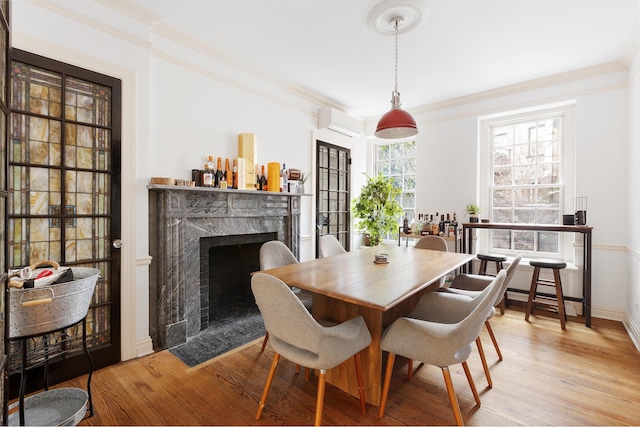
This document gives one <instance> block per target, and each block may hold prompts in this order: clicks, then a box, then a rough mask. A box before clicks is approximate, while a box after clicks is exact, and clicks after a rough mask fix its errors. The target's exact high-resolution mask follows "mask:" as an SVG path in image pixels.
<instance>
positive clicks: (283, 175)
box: [280, 163, 288, 193]
mask: <svg viewBox="0 0 640 427" xmlns="http://www.w3.org/2000/svg"><path fill="white" fill-rule="evenodd" d="M287 187H288V185H287V165H286V164H285V163H283V164H282V169H280V192H281V193H282V192H283V191H287V190H288V189H287Z"/></svg>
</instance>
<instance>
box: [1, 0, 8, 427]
mask: <svg viewBox="0 0 640 427" xmlns="http://www.w3.org/2000/svg"><path fill="white" fill-rule="evenodd" d="M10 8H11V3H10V2H9V1H4V0H3V1H1V2H0V45H1V48H0V402H1V405H2V407H1V408H0V421H1V422H2V425H7V403H8V393H7V387H8V378H9V376H8V369H7V366H8V337H9V317H8V316H9V306H8V304H6V302H7V290H8V289H7V281H8V277H7V199H8V197H9V192H8V191H7V124H8V123H9V102H8V100H9V82H10V78H9V73H10V72H9V61H10V59H9V51H10V46H11V25H10V16H11V10H10Z"/></svg>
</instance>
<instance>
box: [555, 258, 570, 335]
mask: <svg viewBox="0 0 640 427" xmlns="http://www.w3.org/2000/svg"><path fill="white" fill-rule="evenodd" d="M553 279H554V280H555V282H556V298H557V299H558V316H559V317H560V327H562V330H563V331H564V330H566V329H567V326H566V321H567V313H566V312H565V310H564V295H563V293H562V281H561V280H560V270H558V269H557V268H554V269H553Z"/></svg>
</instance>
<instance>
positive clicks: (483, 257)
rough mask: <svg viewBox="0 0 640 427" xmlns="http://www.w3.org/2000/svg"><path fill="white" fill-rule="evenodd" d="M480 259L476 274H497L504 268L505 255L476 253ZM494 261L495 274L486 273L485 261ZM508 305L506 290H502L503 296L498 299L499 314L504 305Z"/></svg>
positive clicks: (502, 312) (502, 311)
mask: <svg viewBox="0 0 640 427" xmlns="http://www.w3.org/2000/svg"><path fill="white" fill-rule="evenodd" d="M476 256H477V258H478V259H479V260H480V269H479V270H478V274H479V275H481V276H497V275H498V273H499V272H500V270H502V269H503V268H504V266H503V265H502V263H503V262H505V261H506V260H507V257H506V256H504V255H496V254H478V255H476ZM489 262H495V263H496V274H489V273H487V263H489ZM508 306H509V299H508V298H507V291H506V290H505V291H504V296H503V297H502V299H501V300H500V304H498V307H500V314H504V309H505V307H508Z"/></svg>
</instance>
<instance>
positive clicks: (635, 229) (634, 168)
mask: <svg viewBox="0 0 640 427" xmlns="http://www.w3.org/2000/svg"><path fill="white" fill-rule="evenodd" d="M637 43H638V45H637V46H640V34H638V35H637ZM637 46H636V47H637ZM629 74H630V79H629V144H628V150H627V157H626V159H627V165H628V170H629V175H628V179H627V181H628V183H629V184H628V191H627V200H628V203H627V219H628V220H627V223H626V224H627V226H626V227H625V230H626V239H627V243H626V244H627V254H626V255H627V260H628V285H627V289H626V293H625V299H626V314H625V318H624V324H625V326H626V328H627V330H628V331H629V335H630V336H631V337H632V338H633V339H634V342H635V344H636V347H637V348H638V349H640V222H639V221H638V220H637V216H638V212H640V192H639V191H638V189H639V188H640V167H638V164H640V55H638V53H636V58H635V61H634V63H633V65H632V67H631V71H630V73H629Z"/></svg>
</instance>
